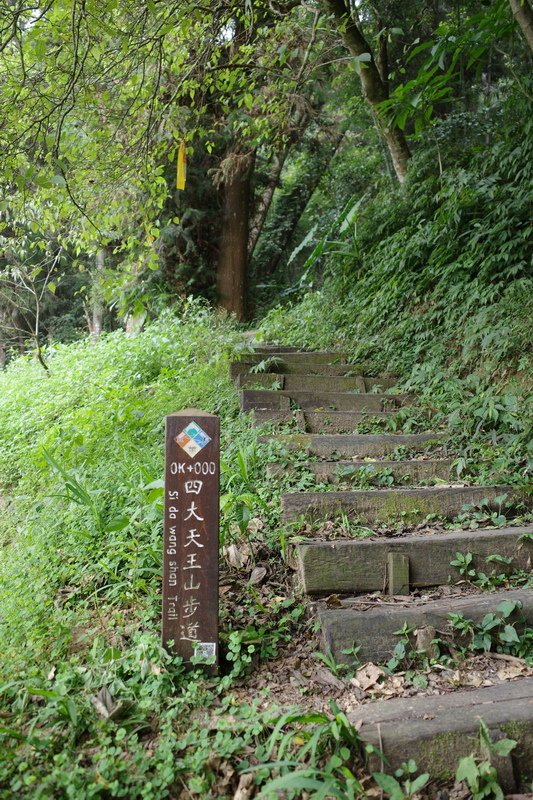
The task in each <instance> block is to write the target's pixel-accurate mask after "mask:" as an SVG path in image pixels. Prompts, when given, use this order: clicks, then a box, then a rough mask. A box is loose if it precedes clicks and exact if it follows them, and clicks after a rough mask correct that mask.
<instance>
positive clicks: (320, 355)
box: [230, 350, 356, 377]
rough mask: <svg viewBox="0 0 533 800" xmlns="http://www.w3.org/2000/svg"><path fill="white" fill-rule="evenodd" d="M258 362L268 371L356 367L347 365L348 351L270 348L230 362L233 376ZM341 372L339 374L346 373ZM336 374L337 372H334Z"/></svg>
mask: <svg viewBox="0 0 533 800" xmlns="http://www.w3.org/2000/svg"><path fill="white" fill-rule="evenodd" d="M258 364H262V365H264V367H265V371H268V372H306V371H307V370H309V371H310V372H314V371H315V369H321V368H325V367H330V366H334V367H342V366H343V365H344V372H346V371H347V370H350V369H356V367H355V366H354V365H347V358H346V353H341V352H338V353H333V352H331V351H318V350H317V351H314V352H299V351H292V352H282V351H276V350H270V351H268V352H266V353H265V352H263V353H257V352H255V353H246V354H245V355H243V356H242V358H240V359H239V360H237V361H232V362H231V364H230V369H231V374H232V376H234V377H235V376H236V375H239V374H241V373H242V372H246V371H248V369H253V368H254V367H255V366H257V365H258ZM344 372H341V373H339V374H341V375H342V374H344ZM332 374H335V373H332Z"/></svg>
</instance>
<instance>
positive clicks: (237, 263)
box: [217, 153, 253, 321]
mask: <svg viewBox="0 0 533 800" xmlns="http://www.w3.org/2000/svg"><path fill="white" fill-rule="evenodd" d="M252 169H253V155H251V154H246V155H242V154H237V153H235V154H234V156H233V158H231V163H230V165H229V167H228V174H227V176H226V180H225V182H224V211H223V218H222V239H221V244H220V253H219V258H218V268H217V291H218V301H219V304H220V305H221V306H222V308H225V309H226V310H227V311H229V312H230V313H232V314H235V316H236V317H237V319H238V320H239V321H242V320H244V319H245V318H246V289H247V268H248V227H249V216H250V183H251V176H252Z"/></svg>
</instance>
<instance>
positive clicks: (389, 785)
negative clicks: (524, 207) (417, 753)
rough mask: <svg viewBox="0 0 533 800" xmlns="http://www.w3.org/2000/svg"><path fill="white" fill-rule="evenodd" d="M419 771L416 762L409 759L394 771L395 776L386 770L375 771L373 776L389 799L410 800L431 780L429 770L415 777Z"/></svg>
mask: <svg viewBox="0 0 533 800" xmlns="http://www.w3.org/2000/svg"><path fill="white" fill-rule="evenodd" d="M417 772H418V768H417V766H416V762H415V761H413V759H409V761H407V762H404V763H403V764H402V765H401V766H400V767H399V768H398V769H397V770H396V771H395V772H394V776H393V775H388V774H387V773H384V772H373V773H372V777H373V778H374V780H375V781H376V783H377V785H378V786H379V788H380V789H382V791H383V792H385V794H386V795H387V797H388V798H389V800H409V799H410V798H412V797H413V796H414V795H416V794H417V793H418V792H419V791H420V790H421V789H423V788H424V786H425V785H426V784H427V783H428V781H429V773H427V772H423V773H422V774H421V775H419V776H418V777H417V778H415V777H413V776H414V775H416V773H417Z"/></svg>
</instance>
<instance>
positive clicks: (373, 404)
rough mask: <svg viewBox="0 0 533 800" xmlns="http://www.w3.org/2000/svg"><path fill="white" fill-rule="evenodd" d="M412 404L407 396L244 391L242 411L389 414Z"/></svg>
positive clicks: (360, 393)
mask: <svg viewBox="0 0 533 800" xmlns="http://www.w3.org/2000/svg"><path fill="white" fill-rule="evenodd" d="M411 401H412V396H411V395H408V394H380V393H378V392H371V393H370V392H368V393H367V392H359V393H354V392H299V391H296V390H292V391H285V390H283V389H281V390H275V389H243V390H242V391H241V411H251V410H252V409H257V410H273V411H276V410H277V411H288V410H289V409H290V408H291V407H294V406H296V407H298V408H301V409H303V410H304V411H390V410H392V409H394V408H399V407H400V406H402V405H406V404H407V403H409V402H411Z"/></svg>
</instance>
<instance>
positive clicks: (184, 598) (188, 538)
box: [162, 408, 220, 674]
mask: <svg viewBox="0 0 533 800" xmlns="http://www.w3.org/2000/svg"><path fill="white" fill-rule="evenodd" d="M219 475H220V422H219V418H218V417H216V416H215V415H214V414H206V413H205V412H204V411H199V410H198V409H196V408H188V409H185V411H179V412H177V413H176V414H170V415H169V416H168V417H167V418H166V434H165V523H164V550H163V624H162V636H163V644H164V646H165V647H167V648H169V649H171V650H172V651H173V652H175V653H177V655H179V656H182V658H183V659H184V661H185V662H190V660H191V657H192V656H193V655H195V654H196V655H200V656H202V657H204V658H209V659H213V658H214V663H213V664H210V665H209V666H206V667H205V669H206V671H208V672H209V673H211V674H215V673H216V672H217V669H218V533H219ZM169 642H172V643H173V644H171V645H169V644H168V643H169Z"/></svg>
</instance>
